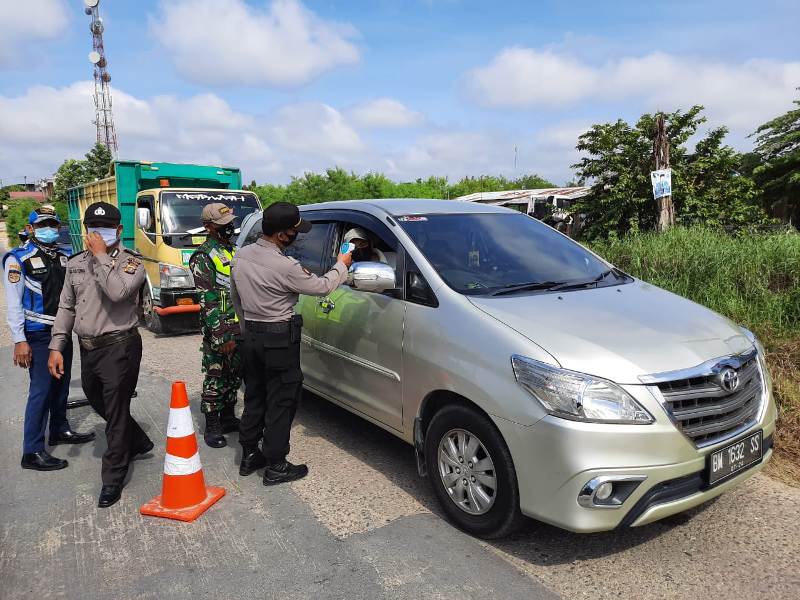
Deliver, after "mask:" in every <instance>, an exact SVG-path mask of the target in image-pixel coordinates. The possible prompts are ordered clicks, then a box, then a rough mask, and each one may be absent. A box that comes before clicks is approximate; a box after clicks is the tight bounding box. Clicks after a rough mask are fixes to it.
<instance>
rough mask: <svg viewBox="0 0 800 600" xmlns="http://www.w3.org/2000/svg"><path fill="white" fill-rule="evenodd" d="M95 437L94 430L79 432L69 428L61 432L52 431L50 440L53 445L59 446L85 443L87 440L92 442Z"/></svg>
mask: <svg viewBox="0 0 800 600" xmlns="http://www.w3.org/2000/svg"><path fill="white" fill-rule="evenodd" d="M93 439H94V431H90V432H88V433H78V432H77V431H72V430H71V429H67V430H66V431H62V432H61V433H52V432H51V433H50V439H49V440H48V441H49V443H50V445H51V446H58V445H59V444H85V443H86V442H91V441H92V440H93Z"/></svg>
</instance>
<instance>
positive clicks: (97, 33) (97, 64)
mask: <svg viewBox="0 0 800 600" xmlns="http://www.w3.org/2000/svg"><path fill="white" fill-rule="evenodd" d="M83 2H84V4H85V5H86V8H85V9H84V12H85V13H86V14H87V15H89V16H91V17H92V23H91V25H89V31H91V32H92V51H91V52H90V53H89V62H90V63H92V64H93V65H94V124H95V125H96V126H97V142H98V143H100V144H103V145H104V146H105V147H106V148H108V149H109V151H110V152H111V154H112V155H114V157H115V158H116V156H117V132H116V129H115V128H114V115H113V114H112V112H111V86H110V83H111V75H110V74H109V73H108V68H107V67H108V62H107V61H106V53H105V49H104V48H103V20H102V19H101V18H100V10H99V8H98V5H99V4H100V0H83Z"/></svg>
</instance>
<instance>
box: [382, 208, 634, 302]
mask: <svg viewBox="0 0 800 600" xmlns="http://www.w3.org/2000/svg"><path fill="white" fill-rule="evenodd" d="M398 221H399V222H400V224H401V225H402V227H403V229H404V230H405V231H406V233H407V234H408V235H409V236H410V237H411V239H412V240H413V241H414V243H415V244H416V245H417V247H418V248H419V249H420V250H421V251H422V252H423V253H424V254H425V256H426V258H427V259H428V261H429V262H430V263H431V265H432V266H433V267H434V268H435V269H436V271H437V272H438V273H439V275H440V276H441V277H442V279H444V280H445V282H446V283H447V285H448V286H450V287H451V288H452V289H454V290H456V291H457V292H460V293H462V294H467V295H500V294H505V293H523V292H528V293H530V292H531V291H533V290H539V291H542V290H548V289H550V288H557V289H561V290H566V289H578V288H581V287H595V286H605V285H614V284H619V283H622V282H624V281H630V279H629V278H627V277H626V276H625V275H624V274H622V273H621V272H619V271H616V270H611V269H609V266H608V265H606V264H605V263H603V262H602V261H600V260H599V259H597V258H596V257H595V256H594V255H592V254H591V253H589V252H587V251H586V250H585V249H584V248H583V247H581V246H580V245H579V244H577V243H575V242H573V241H572V240H570V239H568V238H566V237H564V236H562V235H561V234H559V233H558V232H556V231H554V230H553V229H551V228H550V227H548V226H547V225H544V224H543V223H541V222H539V221H537V220H535V219H532V218H530V217H528V216H526V215H522V214H511V213H495V214H447V215H426V216H416V215H415V216H407V217H398Z"/></svg>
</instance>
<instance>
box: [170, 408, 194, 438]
mask: <svg viewBox="0 0 800 600" xmlns="http://www.w3.org/2000/svg"><path fill="white" fill-rule="evenodd" d="M193 433H194V423H192V411H191V410H190V409H189V407H188V406H184V407H183V408H171V409H170V410H169V421H168V422H167V437H173V438H182V437H186V436H187V435H192V434H193Z"/></svg>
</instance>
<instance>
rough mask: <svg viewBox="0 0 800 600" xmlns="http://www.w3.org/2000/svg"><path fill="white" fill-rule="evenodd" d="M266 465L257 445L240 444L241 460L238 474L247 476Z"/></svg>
mask: <svg viewBox="0 0 800 600" xmlns="http://www.w3.org/2000/svg"><path fill="white" fill-rule="evenodd" d="M266 466H267V459H266V458H264V455H263V454H261V450H259V449H258V446H242V462H241V463H240V465H239V475H241V476H242V477H247V476H248V475H250V473H255V472H256V471H258V470H259V469H263V468H264V467H266Z"/></svg>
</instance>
